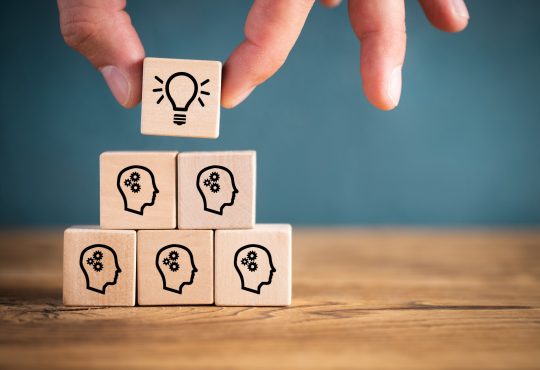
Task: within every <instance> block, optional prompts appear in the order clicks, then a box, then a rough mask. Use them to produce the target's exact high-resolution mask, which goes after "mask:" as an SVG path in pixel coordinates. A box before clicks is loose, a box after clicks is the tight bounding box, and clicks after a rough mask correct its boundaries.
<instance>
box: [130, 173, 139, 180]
mask: <svg viewBox="0 0 540 370" xmlns="http://www.w3.org/2000/svg"><path fill="white" fill-rule="evenodd" d="M129 178H130V179H131V181H133V182H137V181H139V180H140V179H141V175H140V174H139V173H138V172H132V173H131V175H130V176H129Z"/></svg>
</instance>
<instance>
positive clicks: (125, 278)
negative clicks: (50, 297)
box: [63, 225, 292, 306]
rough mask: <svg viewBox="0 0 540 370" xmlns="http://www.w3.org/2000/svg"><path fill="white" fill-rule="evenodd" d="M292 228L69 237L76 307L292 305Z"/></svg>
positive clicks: (69, 285)
mask: <svg viewBox="0 0 540 370" xmlns="http://www.w3.org/2000/svg"><path fill="white" fill-rule="evenodd" d="M291 233H292V229H291V226H290V225H256V226H255V228H253V229H248V230H216V231H212V230H141V231H134V230H102V229H100V228H99V227H97V226H96V227H94V226H86V227H85V226H80V227H72V228H69V229H67V230H66V231H65V233H64V294H63V295H64V304H65V305H68V306H134V305H135V297H137V304H139V305H198V304H214V303H215V304H216V305H218V306H287V305H290V304H291Z"/></svg>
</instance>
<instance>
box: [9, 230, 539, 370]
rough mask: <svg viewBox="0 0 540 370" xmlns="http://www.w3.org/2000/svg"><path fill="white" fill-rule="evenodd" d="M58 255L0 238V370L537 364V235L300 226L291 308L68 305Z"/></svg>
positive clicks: (54, 245) (42, 242)
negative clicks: (64, 299)
mask: <svg viewBox="0 0 540 370" xmlns="http://www.w3.org/2000/svg"><path fill="white" fill-rule="evenodd" d="M61 254H62V232H61V231H16V232H15V231H3V232H0V292H1V293H0V368H2V369H18V368H36V369H48V368H51V369H52V368H54V369H77V368H102V369H116V368H125V369H158V368H175V369H178V368H193V369H213V368H242V369H261V368H265V369H275V368H277V367H280V366H282V367H284V368H287V369H293V368H302V369H349V368H366V369H395V368H403V369H436V368H446V369H458V368H462V369H538V368H540V231H536V232H535V231H508V230H507V231H482V230H479V231H478V230H476V231H474V230H469V231H460V230H395V229H380V230H354V229H341V230H336V229H334V230H315V229H313V230H310V229H301V230H300V229H298V230H295V231H294V237H293V257H294V258H293V266H294V269H293V305H292V306H291V307H286V308H275V307H274V308H245V307H236V308H222V307H205V306H199V307H132V308H103V307H101V308H77V307H63V306H62V279H61V264H62V261H61V260H62V258H61Z"/></svg>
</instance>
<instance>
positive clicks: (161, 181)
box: [100, 152, 177, 229]
mask: <svg viewBox="0 0 540 370" xmlns="http://www.w3.org/2000/svg"><path fill="white" fill-rule="evenodd" d="M176 156H177V152H105V153H103V154H101V157H100V225H101V227H102V228H104V229H173V228H175V227H176Z"/></svg>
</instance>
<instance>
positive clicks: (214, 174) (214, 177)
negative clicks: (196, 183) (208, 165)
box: [210, 172, 219, 181]
mask: <svg viewBox="0 0 540 370" xmlns="http://www.w3.org/2000/svg"><path fill="white" fill-rule="evenodd" d="M210 181H219V173H217V172H212V173H211V174H210Z"/></svg>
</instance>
